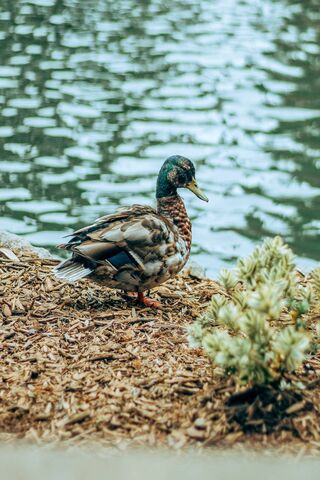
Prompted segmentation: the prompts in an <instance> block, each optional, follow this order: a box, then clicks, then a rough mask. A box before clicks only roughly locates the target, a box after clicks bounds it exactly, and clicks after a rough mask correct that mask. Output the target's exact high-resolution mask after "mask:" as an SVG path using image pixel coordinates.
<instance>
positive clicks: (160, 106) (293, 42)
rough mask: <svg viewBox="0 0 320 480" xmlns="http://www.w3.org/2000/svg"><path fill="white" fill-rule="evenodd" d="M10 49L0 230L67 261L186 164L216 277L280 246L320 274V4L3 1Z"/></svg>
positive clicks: (204, 248) (198, 232)
mask: <svg viewBox="0 0 320 480" xmlns="http://www.w3.org/2000/svg"><path fill="white" fill-rule="evenodd" d="M0 41H1V49H0V108H1V116H0V202H1V203H0V213H1V225H0V228H5V229H8V230H10V231H11V232H14V233H17V234H21V235H23V236H25V237H27V238H28V239H29V240H30V241H31V242H33V243H34V244H36V245H42V246H46V247H49V248H52V249H54V245H55V244H56V243H58V242H60V241H61V237H62V236H63V235H65V234H67V233H69V232H71V231H72V229H74V228H77V227H79V226H81V225H83V224H86V223H87V222H90V221H92V220H93V219H95V218H96V217H98V216H101V215H103V214H106V213H110V212H112V211H113V210H114V209H115V208H116V207H117V206H119V205H126V204H131V203H137V202H138V203H149V204H152V203H153V202H154V192H155V179H156V175H157V172H158V170H159V168H160V166H161V164H162V162H163V160H164V159H165V158H166V157H167V156H169V155H171V154H183V155H185V156H188V157H189V158H191V159H192V160H193V161H194V163H195V164H196V167H197V173H198V183H199V185H201V186H202V187H203V189H204V191H205V192H206V194H207V195H208V197H209V198H210V203H209V204H205V203H203V202H201V201H200V200H198V199H197V198H196V197H194V196H193V195H192V194H191V193H190V192H186V193H183V196H184V198H185V201H186V204H187V208H188V211H189V212H190V215H191V217H192V219H193V228H194V243H193V257H194V259H196V260H197V261H198V262H200V263H202V264H203V265H205V266H207V268H208V269H209V272H210V273H211V274H212V275H215V274H216V272H217V270H219V269H220V267H221V266H223V265H228V264H230V263H233V262H234V261H235V259H236V258H237V257H238V255H240V254H243V255H244V254H247V253H248V252H249V251H250V250H251V249H252V247H253V245H254V244H255V243H256V242H258V241H260V239H262V238H264V237H265V236H267V235H275V234H281V235H282V236H283V237H284V238H285V239H286V241H288V242H289V244H290V245H291V246H292V247H293V248H294V250H295V252H296V253H297V255H298V256H299V265H300V266H301V268H304V269H309V268H311V267H312V266H314V265H315V264H316V262H317V261H319V259H320V250H319V248H318V244H319V228H320V208H319V206H320V190H319V168H320V95H319V93H320V55H319V53H320V46H319V45H320V9H319V4H318V0H303V1H302V0H300V1H292V0H287V1H286V0H278V1H275V0H274V1H272V0H214V1H213V0H139V1H138V0H136V1H134V0H117V1H111V0H91V1H90V0H10V1H9V0H7V1H5V0H2V1H1V3H0Z"/></svg>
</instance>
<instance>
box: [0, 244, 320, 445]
mask: <svg viewBox="0 0 320 480" xmlns="http://www.w3.org/2000/svg"><path fill="white" fill-rule="evenodd" d="M15 254H16V255H17V257H16V258H15V257H14V256H11V257H10V255H9V257H8V255H2V256H1V255H0V380H1V383H0V440H2V441H7V442H11V441H13V440H16V439H23V440H28V441H33V442H50V443H52V442H59V443H62V444H68V445H70V444H72V445H73V444H75V445H81V444H92V443H94V442H97V443H98V444H99V445H106V446H118V447H119V448H125V447H126V446H129V445H144V446H149V447H155V446H164V447H169V448H174V449H180V448H183V447H187V446H190V445H194V446H198V447H203V448H205V447H232V446H234V445H244V446H246V445H250V446H253V447H254V448H259V446H261V447H262V448H266V447H267V446H268V447H270V446H275V447H277V449H278V450H279V449H288V448H292V449H293V450H295V451H299V450H301V449H307V450H308V451H312V452H314V451H315V452H316V451H318V449H319V447H320V421H319V419H320V417H319V407H318V406H319V405H320V393H319V392H320V382H318V380H319V374H320V362H319V358H318V357H317V356H316V355H315V356H314V357H312V358H311V359H310V361H309V362H308V365H306V366H305V368H304V369H302V370H301V372H300V374H299V376H298V379H299V380H301V381H303V382H304V383H305V384H307V385H308V387H307V388H306V391H305V393H304V395H303V397H301V398H298V399H297V400H296V401H294V402H293V403H291V404H290V405H289V406H288V407H286V408H287V410H286V412H285V414H284V416H283V418H282V419H281V421H279V424H278V425H273V427H272V428H271V429H270V428H268V425H266V424H265V423H264V422H265V420H264V417H262V418H261V419H260V418H259V417H258V418H256V416H254V414H253V413H254V412H256V411H257V408H258V407H257V405H254V404H253V405H252V404H251V405H245V406H243V405H242V406H241V408H242V409H243V408H245V409H246V423H245V424H242V423H241V418H242V417H241V412H240V414H239V411H238V410H237V411H235V408H238V407H234V406H232V405H231V406H230V405H229V404H228V399H230V398H231V396H232V395H233V394H234V393H235V386H234V384H233V383H232V380H230V379H226V378H221V377H219V376H217V375H215V374H214V373H213V371H212V367H211V365H210V363H209V361H208V359H207V358H206V356H204V355H203V354H202V352H201V350H199V349H190V348H189V346H188V343H187V338H186V331H185V327H186V325H188V324H189V323H190V322H192V321H193V320H194V319H195V318H196V317H197V316H198V315H199V314H200V313H201V312H203V311H204V310H205V308H206V306H207V304H208V301H209V300H210V298H211V295H212V294H213V293H215V292H217V291H219V286H218V285H217V284H216V283H215V282H213V281H211V280H208V279H196V278H192V277H191V276H189V275H188V274H184V275H181V276H178V277H177V278H176V279H175V280H173V281H170V282H168V283H166V284H165V285H164V286H161V287H160V288H159V289H158V290H155V291H154V292H153V293H152V295H154V296H155V298H157V299H160V300H161V302H162V304H163V309H162V310H161V311H158V310H152V309H149V308H145V307H141V306H138V305H137V304H136V303H135V301H134V300H133V299H131V298H127V297H126V296H125V294H121V292H118V291H114V290H109V289H106V288H100V287H99V286H97V285H94V284H93V283H90V282H89V281H82V282H80V283H78V284H77V285H70V284H66V283H63V282H61V281H59V280H56V279H55V278H54V277H53V275H52V274H51V269H52V267H53V265H54V264H55V263H56V262H55V261H54V260H43V259H38V258H37V257H35V256H33V255H32V254H28V253H26V252H24V253H19V252H15ZM255 404H258V401H256V402H255ZM260 407H261V405H260ZM263 408H267V409H268V408H269V413H270V412H271V414H272V409H274V408H277V406H276V404H271V403H270V405H269V406H268V405H266V406H265V405H263ZM249 409H251V410H252V409H253V410H252V412H253V413H252V412H251V410H249ZM250 415H251V417H250ZM248 418H249V420H248ZM250 422H251V424H250ZM259 422H260V423H259Z"/></svg>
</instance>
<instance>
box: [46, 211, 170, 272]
mask: <svg viewBox="0 0 320 480" xmlns="http://www.w3.org/2000/svg"><path fill="white" fill-rule="evenodd" d="M172 229H173V224H172V223H171V222H170V220H168V219H166V218H165V217H163V216H160V215H159V214H158V213H157V212H156V210H154V209H153V208H151V207H148V206H141V205H133V206H131V207H129V208H128V207H127V208H126V207H124V208H121V209H119V210H118V211H117V212H116V213H114V214H111V215H106V216H105V217H101V218H99V219H97V220H96V221H95V222H94V223H93V224H92V225H89V226H87V227H84V228H81V229H80V230H77V231H75V232H74V233H73V234H71V239H70V240H69V242H68V243H66V244H63V245H60V247H61V248H63V249H65V250H71V251H72V252H73V257H72V258H71V259H70V260H66V261H65V262H62V263H61V264H60V265H58V266H57V267H56V268H55V274H56V276H58V277H59V278H64V279H66V280H69V281H76V280H79V279H80V278H83V277H85V276H88V275H90V274H91V273H92V272H93V271H95V272H99V269H100V270H101V268H103V272H104V275H108V274H109V275H115V274H116V273H118V272H119V271H121V270H123V269H126V268H127V269H131V270H132V269H134V270H140V271H143V269H144V261H146V259H147V260H148V261H149V260H150V259H151V258H152V257H155V256H156V255H157V251H158V249H159V248H160V247H161V245H162V244H166V242H168V241H169V238H171V240H172ZM106 268H107V271H106Z"/></svg>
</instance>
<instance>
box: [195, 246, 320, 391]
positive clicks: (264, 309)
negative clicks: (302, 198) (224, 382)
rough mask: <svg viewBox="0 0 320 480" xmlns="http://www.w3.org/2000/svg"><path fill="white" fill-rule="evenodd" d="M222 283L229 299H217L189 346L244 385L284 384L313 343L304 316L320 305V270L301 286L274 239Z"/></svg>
mask: <svg viewBox="0 0 320 480" xmlns="http://www.w3.org/2000/svg"><path fill="white" fill-rule="evenodd" d="M219 281H220V285H221V287H222V288H223V289H224V292H225V295H222V294H215V295H213V297H212V299H211V302H210V305H209V307H208V309H207V311H206V312H205V313H204V314H203V315H202V316H201V317H199V318H198V319H197V320H196V321H195V322H194V323H193V324H192V325H190V326H189V327H188V334H189V342H190V345H191V346H193V347H202V348H203V350H204V352H205V353H206V354H207V355H208V356H209V358H210V359H211V361H212V362H213V364H214V365H215V366H217V367H220V368H222V369H223V370H224V372H225V373H226V374H232V375H235V377H236V378H237V380H238V382H239V383H251V384H266V383H269V382H273V381H275V380H281V376H282V375H283V374H284V373H285V372H291V371H293V370H295V369H296V368H297V367H298V366H299V365H301V363H302V362H303V360H304V359H305V357H306V352H307V351H308V348H309V346H310V343H311V338H310V334H309V332H308V331H307V328H306V321H305V318H304V315H305V314H306V313H307V312H308V311H309V309H310V308H311V306H312V304H313V303H314V302H315V301H317V300H319V299H320V268H319V269H317V270H315V271H314V272H313V273H312V275H311V282H310V283H309V284H307V285H306V286H303V285H301V283H300V282H299V279H298V276H297V273H296V265H295V261H294V255H293V253H292V251H291V249H290V248H289V247H288V246H287V245H286V244H285V243H284V242H283V240H282V239H281V238H280V237H275V238H273V239H267V240H265V241H264V243H263V244H262V245H261V246H258V247H257V248H255V250H254V251H253V252H252V254H251V255H250V256H249V257H247V258H241V259H239V261H238V264H237V267H236V268H235V269H234V270H226V269H224V270H222V271H221V274H220V277H219ZM283 319H285V320H286V321H285V322H284V321H283ZM288 323H289V325H288Z"/></svg>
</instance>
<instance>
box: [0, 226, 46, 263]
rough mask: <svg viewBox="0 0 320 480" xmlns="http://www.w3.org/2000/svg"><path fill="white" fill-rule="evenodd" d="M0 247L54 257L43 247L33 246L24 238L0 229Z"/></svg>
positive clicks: (44, 256) (41, 256)
mask: <svg viewBox="0 0 320 480" xmlns="http://www.w3.org/2000/svg"><path fill="white" fill-rule="evenodd" d="M0 247H5V248H10V249H12V250H15V251H18V250H24V251H28V252H32V253H34V254H36V255H38V257H40V258H54V257H53V256H52V255H51V253H50V252H49V251H48V250H46V249H45V248H39V247H34V246H33V245H31V243H30V242H28V240H26V239H25V238H22V237H19V236H18V235H15V234H14V233H9V232H6V231H5V230H0Z"/></svg>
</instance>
